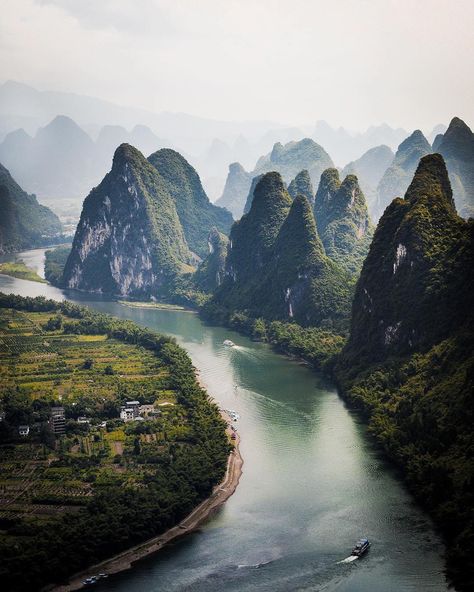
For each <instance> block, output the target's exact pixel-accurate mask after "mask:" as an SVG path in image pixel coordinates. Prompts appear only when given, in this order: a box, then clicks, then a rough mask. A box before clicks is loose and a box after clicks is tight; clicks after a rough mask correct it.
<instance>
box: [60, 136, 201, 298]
mask: <svg viewBox="0 0 474 592" xmlns="http://www.w3.org/2000/svg"><path fill="white" fill-rule="evenodd" d="M191 261H192V258H191V253H190V251H189V249H188V246H187V243H186V239H185V237H184V233H183V229H182V227H181V223H180V221H179V218H178V214H177V212H176V207H175V203H174V201H173V197H172V196H171V195H170V193H169V191H168V186H167V183H166V182H165V181H164V179H163V178H162V177H161V176H160V174H159V173H158V172H157V170H156V169H155V168H154V167H153V166H152V165H151V164H150V163H149V162H148V161H147V160H146V159H145V157H144V156H143V155H142V154H141V153H140V152H139V151H138V150H136V149H135V148H133V147H132V146H129V145H128V144H122V145H121V146H119V147H118V148H117V150H116V151H115V155H114V161H113V166H112V170H111V171H110V172H109V173H108V174H107V175H106V176H105V178H104V179H103V181H102V182H101V183H100V185H99V186H98V187H96V188H95V189H93V190H92V191H91V193H90V194H89V195H88V197H87V198H86V199H85V201H84V207H83V210H82V214H81V219H80V221H79V225H78V227H77V231H76V236H75V237H74V242H73V246H72V251H71V254H70V256H69V258H68V261H67V263H66V267H65V269H64V278H63V280H64V285H65V286H66V287H69V288H78V289H82V290H88V291H99V292H105V293H112V294H127V295H130V296H140V295H150V294H154V295H160V294H162V293H165V292H166V290H167V288H168V286H169V284H170V282H172V280H173V278H174V277H175V276H176V275H177V274H179V273H184V272H190V271H192V269H193V268H192V267H191V266H190V263H191Z"/></svg>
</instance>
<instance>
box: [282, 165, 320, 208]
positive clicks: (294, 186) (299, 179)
mask: <svg viewBox="0 0 474 592" xmlns="http://www.w3.org/2000/svg"><path fill="white" fill-rule="evenodd" d="M288 193H289V194H290V195H291V197H292V198H293V199H295V197H296V196H297V195H299V194H301V195H304V196H305V197H306V199H307V200H308V201H309V203H310V204H314V189H313V184H312V183H311V177H310V176H309V173H308V171H307V170H306V169H303V170H302V171H301V172H299V173H298V174H297V175H296V177H295V178H294V179H293V181H291V183H290V184H289V185H288Z"/></svg>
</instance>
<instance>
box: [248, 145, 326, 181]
mask: <svg viewBox="0 0 474 592" xmlns="http://www.w3.org/2000/svg"><path fill="white" fill-rule="evenodd" d="M333 166H334V163H333V162H332V160H331V157H330V156H329V154H328V153H327V152H326V150H324V148H323V147H322V146H320V145H319V144H317V143H316V142H315V141H314V140H311V139H310V138H303V139H302V140H300V141H298V142H288V143H287V144H285V145H283V144H281V143H280V142H277V143H276V144H275V145H274V146H273V149H272V151H271V152H270V154H267V155H266V156H262V157H261V158H260V159H259V161H258V163H257V166H256V167H255V170H254V171H253V172H252V177H255V176H257V175H259V174H262V173H268V172H270V171H277V172H278V173H280V175H281V176H282V177H283V179H284V180H285V181H286V182H287V183H289V182H290V181H291V180H292V179H294V178H295V177H296V175H298V173H300V171H301V170H302V169H306V170H307V171H308V173H309V176H310V177H311V182H312V184H313V185H314V186H316V185H317V183H318V182H319V178H320V176H321V173H322V172H323V171H324V170H325V169H328V168H330V167H333Z"/></svg>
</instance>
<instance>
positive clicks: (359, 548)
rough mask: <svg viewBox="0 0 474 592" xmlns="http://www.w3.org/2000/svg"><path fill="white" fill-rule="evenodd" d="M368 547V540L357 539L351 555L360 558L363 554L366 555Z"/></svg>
mask: <svg viewBox="0 0 474 592" xmlns="http://www.w3.org/2000/svg"><path fill="white" fill-rule="evenodd" d="M369 547H370V541H369V539H359V540H358V541H357V543H356V544H355V547H354V548H353V549H352V553H351V555H355V556H356V557H362V555H364V553H367V551H368V550H369Z"/></svg>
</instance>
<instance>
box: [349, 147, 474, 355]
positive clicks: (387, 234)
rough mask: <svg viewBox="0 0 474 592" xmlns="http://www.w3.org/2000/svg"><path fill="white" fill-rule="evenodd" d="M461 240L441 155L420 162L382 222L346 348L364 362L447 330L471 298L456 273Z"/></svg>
mask: <svg viewBox="0 0 474 592" xmlns="http://www.w3.org/2000/svg"><path fill="white" fill-rule="evenodd" d="M464 240H466V230H465V223H464V222H463V220H462V219H461V218H460V217H459V216H458V215H457V214H456V209H455V206H454V201H453V197H452V190H451V186H450V183H449V178H448V173H447V170H446V167H445V164H444V162H443V159H442V157H441V156H440V155H436V154H435V155H430V156H427V157H424V158H423V159H422V160H421V161H420V164H419V166H418V169H417V171H416V174H415V176H414V178H413V181H412V183H411V184H410V186H409V188H408V190H407V192H406V194H405V198H404V199H400V198H397V199H395V200H394V201H393V202H392V203H391V204H390V205H389V206H388V208H387V209H386V211H385V213H384V215H383V216H382V218H381V219H380V222H379V224H378V226H377V229H376V231H375V234H374V239H373V242H372V245H371V247H370V250H369V254H368V256H367V259H366V260H365V263H364V266H363V268H362V272H361V276H360V279H359V282H358V284H357V290H356V294H355V299H354V306H353V317H352V329H351V338H350V340H349V343H348V346H347V351H348V352H350V351H354V353H355V352H356V350H357V356H358V357H361V358H363V357H365V356H366V357H367V363H370V362H371V361H373V360H379V359H384V358H386V357H387V355H389V354H390V355H394V354H403V353H409V352H410V351H416V350H418V349H420V348H421V349H422V348H426V347H428V346H429V345H431V344H433V343H435V342H436V340H438V339H441V338H442V337H443V335H446V334H448V333H449V331H450V329H451V327H452V326H453V323H454V321H455V319H458V321H459V320H460V318H462V315H463V314H464V312H462V311H465V306H462V305H461V303H462V302H463V301H465V299H466V298H467V297H468V296H469V297H470V296H472V295H470V294H466V288H462V284H460V281H461V280H462V275H460V274H458V273H457V271H456V267H457V263H456V251H459V250H461V251H462V245H463V241H464Z"/></svg>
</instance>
